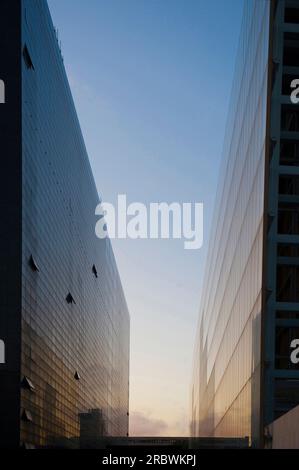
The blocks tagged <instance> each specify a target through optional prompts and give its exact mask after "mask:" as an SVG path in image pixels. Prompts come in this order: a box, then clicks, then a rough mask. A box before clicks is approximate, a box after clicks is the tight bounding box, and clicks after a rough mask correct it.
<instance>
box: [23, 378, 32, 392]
mask: <svg viewBox="0 0 299 470" xmlns="http://www.w3.org/2000/svg"><path fill="white" fill-rule="evenodd" d="M22 387H23V388H25V389H26V390H30V391H31V392H34V390H35V387H34V385H33V383H32V382H31V380H30V379H28V377H26V375H25V376H24V377H23V380H22Z"/></svg>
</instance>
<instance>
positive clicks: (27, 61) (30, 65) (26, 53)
mask: <svg viewBox="0 0 299 470" xmlns="http://www.w3.org/2000/svg"><path fill="white" fill-rule="evenodd" d="M23 57H24V61H25V64H26V67H27V69H32V70H34V66H33V62H32V60H31V57H30V54H29V51H28V48H27V46H24V49H23Z"/></svg>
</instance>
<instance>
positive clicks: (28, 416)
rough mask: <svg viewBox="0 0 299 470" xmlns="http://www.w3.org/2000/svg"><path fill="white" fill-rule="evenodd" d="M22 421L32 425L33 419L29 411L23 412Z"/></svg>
mask: <svg viewBox="0 0 299 470" xmlns="http://www.w3.org/2000/svg"><path fill="white" fill-rule="evenodd" d="M22 420H23V421H27V422H29V423H32V421H33V419H32V414H31V413H30V411H28V410H24V411H23V413H22Z"/></svg>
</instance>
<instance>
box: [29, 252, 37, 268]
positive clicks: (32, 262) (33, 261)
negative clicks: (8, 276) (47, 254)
mask: <svg viewBox="0 0 299 470" xmlns="http://www.w3.org/2000/svg"><path fill="white" fill-rule="evenodd" d="M29 266H30V268H31V269H32V271H39V267H38V265H37V263H36V261H35V259H34V258H33V256H32V255H31V256H30V258H29Z"/></svg>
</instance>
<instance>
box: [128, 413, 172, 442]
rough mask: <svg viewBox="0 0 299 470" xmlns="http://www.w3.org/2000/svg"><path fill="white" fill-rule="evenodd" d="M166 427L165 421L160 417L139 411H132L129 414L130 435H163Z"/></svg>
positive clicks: (165, 432) (165, 433)
mask: <svg viewBox="0 0 299 470" xmlns="http://www.w3.org/2000/svg"><path fill="white" fill-rule="evenodd" d="M167 429H168V426H167V423H166V422H165V421H163V420H162V419H155V418H152V417H151V416H150V415H146V414H144V413H141V412H139V411H133V412H132V413H131V414H130V434H131V435H132V436H143V437H153V436H165V435H167Z"/></svg>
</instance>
